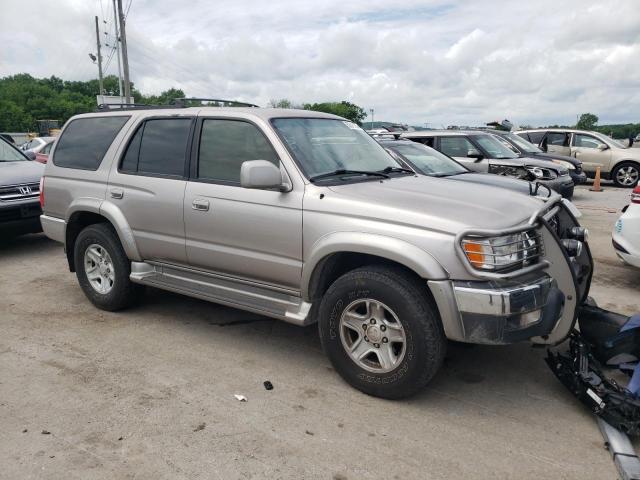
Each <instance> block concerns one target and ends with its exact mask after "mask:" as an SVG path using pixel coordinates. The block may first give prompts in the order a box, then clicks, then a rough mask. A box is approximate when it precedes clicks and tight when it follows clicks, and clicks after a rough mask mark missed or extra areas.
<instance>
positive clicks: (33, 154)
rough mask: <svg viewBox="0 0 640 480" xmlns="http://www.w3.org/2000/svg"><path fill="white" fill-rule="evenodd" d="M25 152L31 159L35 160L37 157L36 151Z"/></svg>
mask: <svg viewBox="0 0 640 480" xmlns="http://www.w3.org/2000/svg"><path fill="white" fill-rule="evenodd" d="M24 154H25V155H26V156H27V158H28V159H29V160H35V159H36V154H35V152H32V151H31V150H29V151H26V152H24Z"/></svg>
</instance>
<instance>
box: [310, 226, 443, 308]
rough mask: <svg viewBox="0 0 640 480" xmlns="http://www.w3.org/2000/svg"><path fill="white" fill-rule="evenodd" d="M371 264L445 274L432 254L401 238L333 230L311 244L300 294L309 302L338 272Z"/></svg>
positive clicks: (435, 276)
mask: <svg viewBox="0 0 640 480" xmlns="http://www.w3.org/2000/svg"><path fill="white" fill-rule="evenodd" d="M374 264H384V265H392V266H397V267H399V268H402V269H404V270H405V271H407V272H408V273H410V274H412V275H414V276H416V277H418V278H422V279H424V280H425V281H426V280H443V279H446V278H448V277H449V275H448V273H447V271H446V270H445V269H444V268H443V267H442V266H441V265H440V263H439V262H438V261H437V260H436V259H435V258H434V257H433V256H432V255H430V254H429V253H428V252H426V251H424V250H422V249H421V248H419V247H417V246H415V245H413V244H410V243H408V242H405V241H403V240H399V239H396V238H393V237H386V236H384V235H372V234H366V233H361V232H345V233H335V234H330V235H327V236H325V237H322V238H321V239H320V240H318V241H317V242H316V243H315V244H314V246H313V247H312V253H311V255H310V256H309V259H308V260H307V261H306V262H305V264H304V268H303V271H302V288H301V293H302V297H303V298H304V299H305V301H308V302H313V301H314V300H317V299H318V298H320V297H322V295H323V294H324V292H325V291H326V290H327V288H329V285H331V283H332V282H333V281H334V280H335V279H337V278H338V277H339V276H340V275H342V274H344V273H346V272H348V271H350V270H353V269H355V268H358V267H361V266H364V265H374ZM425 287H426V282H425Z"/></svg>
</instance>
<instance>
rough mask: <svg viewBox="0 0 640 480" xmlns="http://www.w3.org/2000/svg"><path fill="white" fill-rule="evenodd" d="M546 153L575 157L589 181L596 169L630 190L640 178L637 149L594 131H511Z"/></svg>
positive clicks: (639, 152)
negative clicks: (580, 163)
mask: <svg viewBox="0 0 640 480" xmlns="http://www.w3.org/2000/svg"><path fill="white" fill-rule="evenodd" d="M515 133H516V134H518V135H519V136H521V137H522V138H524V139H525V140H528V141H529V142H531V143H534V144H536V145H538V146H540V148H541V149H542V150H543V151H545V152H549V153H554V154H556V153H557V154H560V155H567V156H571V157H576V158H577V159H578V160H580V161H582V167H583V169H584V171H585V172H586V173H587V175H588V176H589V177H591V178H593V177H594V176H595V172H596V168H597V167H600V173H601V175H602V178H604V179H610V180H613V182H614V183H615V184H616V186H618V187H625V188H633V187H635V186H636V185H637V184H638V179H639V178H640V150H639V149H637V148H629V147H628V145H626V144H623V143H620V142H618V141H617V140H613V139H612V138H609V137H607V136H606V135H603V134H601V133H598V132H589V131H586V130H574V129H564V128H548V129H535V130H522V131H519V132H515Z"/></svg>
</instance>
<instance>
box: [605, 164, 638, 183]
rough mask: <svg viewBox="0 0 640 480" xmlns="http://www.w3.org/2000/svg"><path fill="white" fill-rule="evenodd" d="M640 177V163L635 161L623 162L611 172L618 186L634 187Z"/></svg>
mask: <svg viewBox="0 0 640 480" xmlns="http://www.w3.org/2000/svg"><path fill="white" fill-rule="evenodd" d="M639 178H640V165H639V164H637V163H635V162H622V163H620V164H619V165H616V167H615V168H614V169H613V172H611V179H612V180H613V182H614V183H615V184H616V186H617V187H623V188H633V187H635V186H636V185H637V184H638V179H639Z"/></svg>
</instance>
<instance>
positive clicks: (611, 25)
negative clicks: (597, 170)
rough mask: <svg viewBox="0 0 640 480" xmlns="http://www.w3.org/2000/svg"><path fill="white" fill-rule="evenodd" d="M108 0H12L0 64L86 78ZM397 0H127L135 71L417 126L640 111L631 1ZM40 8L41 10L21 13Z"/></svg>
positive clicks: (203, 88)
mask: <svg viewBox="0 0 640 480" xmlns="http://www.w3.org/2000/svg"><path fill="white" fill-rule="evenodd" d="M31 3H33V5H32V6H33V7H34V8H30V4H31ZM124 3H125V4H126V3H128V2H127V1H126V0H125V2H124ZM110 5H111V2H110V1H109V0H102V1H100V0H96V1H89V0H86V1H79V0H59V1H58V2H46V3H45V2H30V1H20V2H18V1H17V0H9V1H8V4H7V0H5V2H3V16H2V17H0V32H1V33H0V42H1V44H2V45H3V48H2V50H1V51H0V75H3V76H4V75H11V74H15V73H19V72H28V73H31V74H33V75H36V76H50V75H57V76H60V77H63V78H65V79H87V78H92V77H93V76H95V75H96V67H95V66H94V65H92V64H91V62H90V60H89V58H88V56H87V53H88V52H92V51H94V50H95V41H94V26H93V16H94V15H96V14H97V15H100V16H103V12H104V15H105V16H107V20H108V24H106V25H104V24H103V26H104V28H109V27H110V26H111V18H112V16H111V15H112V14H110V13H109V9H110ZM389 5H390V4H389V2H388V0H350V1H349V2H344V1H343V0H340V1H339V0H317V1H316V2H313V3H310V2H306V1H305V2H301V1H299V0H279V1H276V2H262V1H258V0H236V1H235V2H224V3H220V2H210V1H207V0H193V1H191V2H189V5H188V8H185V7H184V6H183V4H179V3H176V2H171V1H167V0H133V3H132V7H131V10H130V14H129V17H128V21H127V32H128V40H129V57H130V67H131V76H132V80H133V81H134V82H135V84H136V85H137V86H138V87H139V88H140V89H141V90H142V91H145V92H148V93H159V92H160V91H161V90H163V89H166V88H169V87H172V86H177V87H181V88H183V89H184V90H185V92H186V93H187V94H188V95H193V96H214V97H223V98H227V97H228V98H237V99H241V100H245V101H251V102H253V103H258V104H262V105H264V104H266V103H267V102H268V101H269V99H271V98H289V99H291V100H293V101H294V102H303V101H309V102H314V101H326V100H342V99H348V100H351V101H353V102H355V103H357V104H359V105H361V106H362V107H363V108H365V109H366V110H369V109H370V108H374V109H375V112H376V113H375V117H376V119H388V120H392V121H403V122H409V123H415V124H423V123H425V122H428V123H430V124H432V125H440V124H443V125H447V124H452V123H458V124H480V123H484V122H486V121H489V120H493V119H498V118H509V119H510V120H512V121H514V122H515V123H532V124H546V123H571V122H573V121H574V119H575V115H576V114H577V113H582V112H586V111H591V112H593V113H596V114H598V115H599V116H600V118H601V120H602V121H612V122H626V121H638V116H637V115H638V113H637V112H638V111H640V93H638V88H637V85H638V84H639V83H640V28H639V27H638V25H640V9H638V8H637V2H635V1H634V0H618V1H586V0H570V1H567V2H562V3H558V2H557V1H552V0H540V1H537V2H513V1H508V0H504V1H486V2H457V3H451V2H443V1H439V0H433V1H424V0H405V1H403V2H401V3H400V4H394V5H393V7H390V6H389ZM36 7H37V8H36ZM34 9H35V10H37V11H38V12H39V15H40V17H41V18H42V19H43V21H42V22H37V25H36V24H32V23H31V22H22V21H21V19H24V18H25V12H29V11H34ZM107 53H108V49H107ZM115 65H116V64H115V60H114V61H112V63H111V65H110V67H109V73H115V72H116V71H117V69H116V68H115Z"/></svg>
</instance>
